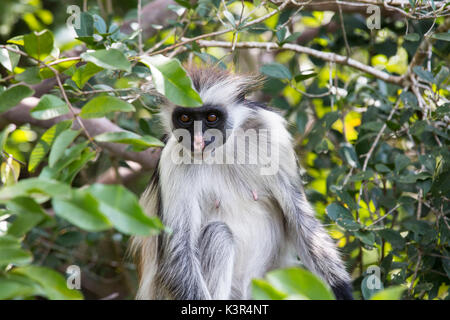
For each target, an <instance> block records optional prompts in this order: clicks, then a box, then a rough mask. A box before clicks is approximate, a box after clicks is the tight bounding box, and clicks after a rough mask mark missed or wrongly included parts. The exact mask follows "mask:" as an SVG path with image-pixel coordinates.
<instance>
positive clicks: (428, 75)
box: [413, 66, 434, 82]
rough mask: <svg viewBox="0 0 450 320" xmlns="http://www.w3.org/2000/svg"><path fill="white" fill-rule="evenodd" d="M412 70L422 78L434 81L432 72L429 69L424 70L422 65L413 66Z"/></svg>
mask: <svg viewBox="0 0 450 320" xmlns="http://www.w3.org/2000/svg"><path fill="white" fill-rule="evenodd" d="M413 70H414V72H415V73H416V74H417V75H418V76H419V77H420V78H422V79H423V80H425V81H428V82H434V77H433V74H432V73H431V72H430V71H428V70H425V69H424V68H423V67H420V66H415V67H414V68H413Z"/></svg>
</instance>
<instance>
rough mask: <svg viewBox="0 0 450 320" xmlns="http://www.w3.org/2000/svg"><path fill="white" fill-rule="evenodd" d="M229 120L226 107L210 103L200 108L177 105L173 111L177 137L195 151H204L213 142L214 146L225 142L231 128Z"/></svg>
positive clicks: (173, 124)
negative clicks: (227, 132)
mask: <svg viewBox="0 0 450 320" xmlns="http://www.w3.org/2000/svg"><path fill="white" fill-rule="evenodd" d="M227 120H228V114H227V112H226V110H225V109H224V108H221V107H218V106H214V105H208V104H206V105H203V106H201V107H198V108H184V107H176V108H175V109H174V110H173V112H172V127H173V133H174V135H175V137H176V138H177V139H178V141H179V142H180V143H181V144H182V145H183V147H184V148H186V149H188V150H190V151H191V152H193V153H203V151H204V150H205V148H207V147H208V146H209V145H210V144H212V143H214V147H217V146H219V145H222V144H223V143H225V141H226V130H227V129H230V126H229V123H228V121H227ZM211 147H213V145H211Z"/></svg>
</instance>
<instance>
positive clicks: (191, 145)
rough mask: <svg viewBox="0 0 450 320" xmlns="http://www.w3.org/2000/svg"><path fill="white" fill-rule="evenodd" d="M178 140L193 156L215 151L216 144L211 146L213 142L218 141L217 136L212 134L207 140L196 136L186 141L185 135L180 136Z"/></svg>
mask: <svg viewBox="0 0 450 320" xmlns="http://www.w3.org/2000/svg"><path fill="white" fill-rule="evenodd" d="M178 142H179V143H180V144H181V145H182V146H183V148H184V149H186V150H189V151H190V153H191V156H195V155H203V154H207V153H214V151H215V148H216V146H215V145H214V146H210V145H211V144H212V143H214V142H216V137H214V136H212V137H211V139H209V140H205V139H203V137H202V138H201V139H200V138H198V137H194V138H193V139H192V140H191V141H190V142H187V141H186V142H187V143H186V142H185V141H184V139H183V137H182V136H181V137H179V138H178Z"/></svg>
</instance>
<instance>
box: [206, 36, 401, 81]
mask: <svg viewBox="0 0 450 320" xmlns="http://www.w3.org/2000/svg"><path fill="white" fill-rule="evenodd" d="M197 43H198V45H199V46H200V47H221V48H230V47H231V44H230V43H229V42H225V41H209V40H198V41H197ZM236 47H237V48H259V49H266V50H291V51H294V52H298V53H305V54H307V55H310V56H313V57H316V58H319V59H322V60H325V61H330V62H335V63H339V64H342V65H347V66H349V67H352V68H355V69H358V70H360V71H362V72H365V73H368V74H370V75H372V76H374V77H376V78H378V79H381V80H384V81H386V82H390V83H394V84H397V85H401V86H406V85H407V84H408V83H409V80H408V79H407V78H406V77H404V76H395V75H391V74H389V73H387V72H384V71H381V70H378V69H376V68H374V67H371V66H368V65H366V64H364V63H362V62H359V61H357V60H355V59H351V58H348V57H346V56H342V55H339V54H335V53H332V52H323V51H319V50H315V49H311V48H307V47H303V46H300V45H298V44H292V43H285V44H284V45H282V46H281V47H280V46H279V45H278V44H276V43H274V42H238V43H236Z"/></svg>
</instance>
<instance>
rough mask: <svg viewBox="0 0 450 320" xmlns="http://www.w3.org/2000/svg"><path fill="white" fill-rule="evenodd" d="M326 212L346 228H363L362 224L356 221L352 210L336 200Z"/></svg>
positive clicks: (352, 229) (353, 229)
mask: <svg viewBox="0 0 450 320" xmlns="http://www.w3.org/2000/svg"><path fill="white" fill-rule="evenodd" d="M326 212H327V214H328V216H329V217H330V219H331V220H333V221H336V223H337V224H338V225H340V226H341V227H343V228H344V229H346V230H349V231H356V230H359V229H361V225H360V224H359V223H358V222H356V221H355V219H354V218H353V215H352V214H351V212H350V211H348V210H347V209H346V208H344V207H343V206H341V205H340V204H338V203H336V202H333V203H332V204H330V205H329V206H328V207H327V208H326Z"/></svg>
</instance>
